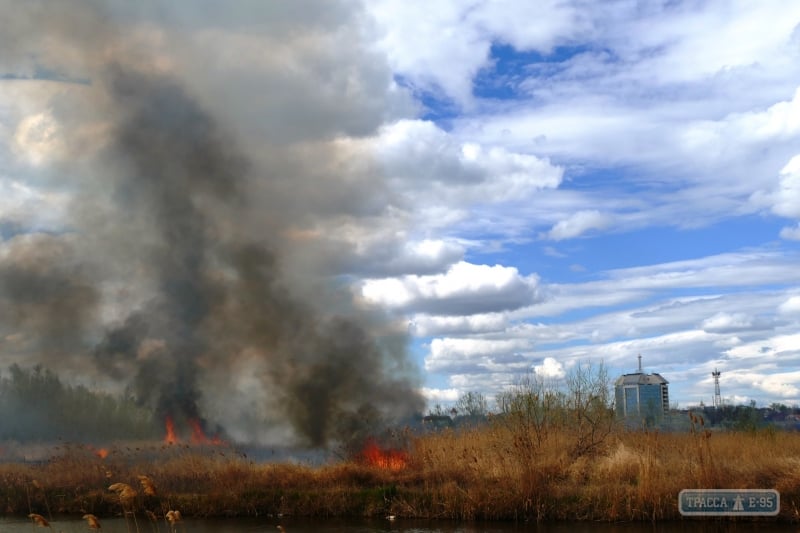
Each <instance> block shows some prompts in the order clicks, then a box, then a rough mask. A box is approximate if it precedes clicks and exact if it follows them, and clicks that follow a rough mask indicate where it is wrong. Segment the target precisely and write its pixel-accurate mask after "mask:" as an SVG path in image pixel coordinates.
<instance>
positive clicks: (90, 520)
mask: <svg viewBox="0 0 800 533" xmlns="http://www.w3.org/2000/svg"><path fill="white" fill-rule="evenodd" d="M83 519H84V520H86V523H87V524H89V529H100V521H99V520H97V517H96V516H95V515H93V514H85V515H83Z"/></svg>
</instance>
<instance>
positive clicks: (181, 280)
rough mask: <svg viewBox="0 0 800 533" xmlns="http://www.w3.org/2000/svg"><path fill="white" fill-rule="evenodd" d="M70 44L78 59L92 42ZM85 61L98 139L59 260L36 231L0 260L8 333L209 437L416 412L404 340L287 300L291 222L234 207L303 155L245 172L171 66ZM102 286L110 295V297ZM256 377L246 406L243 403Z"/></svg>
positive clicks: (357, 317) (332, 311) (360, 316)
mask: <svg viewBox="0 0 800 533" xmlns="http://www.w3.org/2000/svg"><path fill="white" fill-rule="evenodd" d="M112 33H113V32H110V31H108V28H106V30H105V31H104V32H103V38H110V37H109V34H112ZM62 37H63V36H62ZM63 38H65V39H66V37H63ZM81 38H82V39H83V38H86V35H82V36H81ZM90 41H91V40H90ZM72 44H73V45H74V46H76V47H77V49H79V50H81V49H84V48H83V47H84V46H85V47H86V48H85V49H86V51H87V54H89V53H90V52H89V50H90V48H91V46H92V45H94V46H97V45H98V43H92V44H91V45H89V44H86V43H82V42H78V43H77V44H75V43H72ZM100 44H110V43H100ZM112 48H113V47H112ZM138 59H139V62H141V58H138ZM92 61H95V62H97V61H100V63H92ZM87 64H90V65H92V69H93V78H92V85H93V88H92V94H94V95H95V97H96V98H98V99H99V100H100V101H102V106H101V108H102V109H104V110H106V112H105V114H104V117H103V118H104V120H105V121H106V122H107V130H106V132H107V139H106V141H105V143H104V147H103V149H102V152H101V154H100V155H99V156H97V161H96V162H95V163H94V164H92V165H91V166H90V168H89V169H88V170H87V172H88V175H87V177H86V178H83V179H80V178H79V179H77V180H76V182H77V183H80V184H82V186H83V187H85V188H86V195H85V196H84V197H80V195H79V199H78V200H76V201H75V203H74V206H73V211H72V213H73V220H72V221H71V224H72V226H74V228H75V229H74V239H75V240H76V241H77V242H78V244H75V245H74V254H72V255H70V256H69V257H68V258H67V259H68V260H67V259H65V258H64V257H63V256H64V255H69V254H60V255H59V254H53V253H50V254H45V253H42V252H41V250H43V249H45V248H46V247H47V246H49V244H48V242H49V241H48V239H51V240H52V239H55V240H56V242H59V241H58V239H57V238H56V237H47V238H45V237H41V241H42V242H38V243H33V242H31V243H29V245H26V246H29V247H30V248H31V249H34V250H38V252H37V253H38V255H37V257H35V258H34V259H25V258H20V259H19V260H14V261H9V260H8V259H5V260H3V261H2V262H1V263H0V291H1V292H0V296H3V297H4V298H6V299H7V300H8V301H10V307H8V308H6V310H5V311H4V312H3V313H2V314H0V319H2V320H3V321H4V322H5V327H6V328H8V327H9V324H10V325H11V326H10V327H21V326H23V325H25V323H31V324H30V325H31V326H32V329H33V330H34V331H35V332H36V334H37V335H39V336H41V337H42V338H45V339H57V340H58V339H61V341H60V346H61V348H62V349H63V350H69V351H70V353H72V354H75V353H78V356H77V359H78V360H79V361H80V363H79V364H81V365H86V367H91V368H92V369H93V370H92V371H93V372H95V373H99V375H103V376H106V377H108V378H109V379H111V380H113V381H114V382H117V383H120V384H122V385H124V386H128V387H132V388H133V390H134V392H135V394H136V397H137V398H138V399H139V400H140V401H141V402H142V403H144V404H147V405H149V406H151V407H152V408H154V409H155V410H156V412H157V413H158V414H159V415H160V416H164V417H166V416H171V417H175V418H176V419H177V420H181V419H183V420H195V421H200V422H202V423H204V424H206V427H207V428H209V429H210V428H211V427H212V426H215V428H214V430H216V427H220V426H221V427H222V428H225V429H228V430H230V429H231V428H232V427H234V426H237V425H240V426H241V425H245V424H247V423H250V422H252V421H256V422H258V423H262V424H270V423H275V424H277V425H280V424H281V423H283V422H285V421H288V422H289V425H290V426H291V427H292V428H293V430H294V433H295V435H296V436H298V437H300V438H301V439H302V440H303V441H305V442H306V443H307V444H310V445H314V446H322V445H325V444H327V443H329V442H331V441H332V440H345V439H347V438H348V435H349V434H351V433H353V432H355V431H357V430H358V428H359V421H363V422H364V423H367V421H369V423H373V422H374V421H375V420H376V418H381V419H383V420H384V421H387V422H388V421H396V420H398V419H403V418H404V417H408V416H410V415H411V414H413V413H415V412H418V411H419V410H420V409H421V408H422V405H423V403H422V399H421V397H420V396H419V393H418V392H417V391H416V388H415V382H414V379H413V374H414V373H413V369H412V368H411V366H410V365H409V363H408V361H407V354H406V350H405V338H404V336H403V335H402V333H398V332H397V331H395V330H394V329H393V328H392V327H391V325H390V324H389V323H388V322H386V321H385V320H383V319H382V318H381V316H379V315H375V314H367V313H366V312H364V311H363V310H360V309H358V308H357V306H355V305H353V303H352V301H350V299H349V295H347V293H346V291H343V290H341V289H339V288H336V287H332V286H331V287H329V288H328V292H325V293H324V294H323V293H320V295H319V302H315V301H309V300H306V299H304V298H301V297H299V296H298V293H297V291H296V290H295V289H294V288H293V284H292V283H290V282H288V281H287V280H288V278H287V276H286V275H285V273H284V272H282V268H283V265H282V262H281V257H280V253H279V250H282V249H284V248H282V247H284V246H285V242H283V243H281V245H280V246H278V245H277V241H278V239H277V238H273V237H275V236H277V235H278V234H280V233H282V232H284V231H286V230H287V229H288V228H289V224H288V223H287V224H286V225H285V226H284V225H283V224H282V223H281V220H280V213H279V212H276V213H275V215H276V216H275V217H269V216H267V217H263V219H264V220H269V221H271V222H270V223H269V224H268V225H266V226H265V227H263V228H262V230H263V231H262V232H257V231H254V230H253V228H252V227H245V225H246V222H248V221H250V220H252V219H253V218H252V217H248V216H247V214H248V213H254V212H259V211H260V210H264V209H267V210H269V209H270V206H269V205H259V204H258V203H254V198H262V196H261V195H263V194H264V193H263V191H269V190H270V183H271V181H270V180H273V179H278V178H280V180H282V182H283V183H284V186H285V183H286V182H287V179H288V180H291V178H292V176H291V172H292V171H293V169H295V170H296V169H297V168H302V165H296V166H292V165H291V164H289V165H287V164H286V162H285V161H283V162H282V163H281V165H280V169H279V170H276V169H272V168H268V167H267V168H264V166H263V164H262V162H261V160H259V164H258V165H256V164H254V163H253V162H252V161H253V160H252V159H251V158H248V157H247V155H246V153H245V151H244V150H243V149H241V148H240V146H241V144H240V143H238V142H237V140H236V139H235V137H234V134H233V133H232V131H235V124H234V125H230V124H227V127H222V126H221V125H220V122H219V121H217V120H215V119H214V117H213V116H212V114H211V113H210V112H208V111H206V109H205V108H204V106H202V105H201V104H199V103H198V99H197V98H196V97H194V96H193V95H191V94H190V92H189V90H188V89H187V85H186V84H184V83H183V82H181V81H180V80H179V79H178V78H177V77H175V76H174V75H171V74H167V73H164V72H161V71H160V70H158V69H151V68H142V67H141V66H139V65H138V64H135V65H134V64H131V62H126V61H122V60H109V61H107V60H106V59H105V58H103V59H102V60H98V59H97V58H93V59H92V60H91V61H90V60H87ZM264 97H265V98H269V95H265V96H264ZM65 112H66V111H65ZM81 168H82V167H75V168H72V171H73V172H76V173H78V172H79V171H80V170H81ZM278 172H287V173H289V176H288V177H287V175H281V176H278V175H277V174H278ZM255 189H258V190H260V191H261V193H260V195H254V194H252V191H253V190H255ZM314 194H317V192H314ZM98 199H103V200H104V201H105V202H106V204H104V205H103V206H99V205H93V203H92V202H96V201H98ZM108 202H110V204H108ZM109 205H110V206H111V207H109ZM259 233H260V235H259ZM257 237H258V238H257ZM16 238H17V239H19V238H20V237H16ZM20 242H22V241H20ZM12 249H13V248H12ZM74 256H79V258H76V257H74ZM97 272H100V273H102V274H98V275H97V278H96V282H94V281H93V275H94V274H96V273H97ZM309 283H311V282H309ZM109 286H111V287H113V288H114V289H113V290H111V289H109ZM102 294H117V295H122V296H124V297H123V298H120V301H119V302H113V301H112V302H110V303H109V302H103V301H101V295H102ZM331 295H333V297H332V296H331ZM104 306H105V307H104ZM103 309H105V312H103ZM109 309H111V311H109ZM108 317H113V318H112V319H111V320H110V321H109V319H108ZM92 334H93V335H95V341H94V342H92V343H91V344H87V340H86V339H87V337H88V336H89V335H92ZM67 337H69V338H70V339H71V340H70V343H72V344H70V343H67V342H65V341H64V339H66V338H67ZM76 339H77V341H76ZM76 342H77V344H76ZM81 353H82V354H84V355H81ZM74 359H75V358H73V359H72V360H73V364H74ZM50 362H53V361H52V360H51V361H50ZM57 366H58V365H56V367H57ZM245 378H246V379H245ZM243 382H246V383H247V384H246V387H247V389H246V391H244V392H242V391H240V390H239V388H240V387H244V386H245V385H242V384H241V383H243ZM254 382H255V383H256V384H257V387H258V390H257V395H256V398H257V402H256V403H255V404H253V403H248V402H247V401H243V400H242V397H241V396H244V397H246V396H247V393H248V392H247V391H253V383H254ZM237 394H239V396H238V397H237ZM230 402H235V407H231V406H230ZM259 402H260V403H259ZM239 410H247V411H249V412H246V413H244V412H243V413H240V412H239ZM253 411H255V412H256V413H255V414H254V413H253ZM262 411H263V415H264V416H260V415H261V414H262ZM232 412H233V413H234V414H231V413H232ZM375 413H379V416H376V414H375ZM243 421H247V422H243ZM283 425H286V424H285V423H284V424H283ZM239 429H240V430H241V428H239ZM376 429H377V428H376ZM239 433H246V432H244V431H239ZM254 433H258V432H257V431H255V432H254Z"/></svg>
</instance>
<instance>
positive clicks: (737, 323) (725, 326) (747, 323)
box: [701, 312, 753, 333]
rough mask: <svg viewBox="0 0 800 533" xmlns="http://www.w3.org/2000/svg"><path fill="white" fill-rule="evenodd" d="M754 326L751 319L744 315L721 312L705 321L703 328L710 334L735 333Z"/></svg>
mask: <svg viewBox="0 0 800 533" xmlns="http://www.w3.org/2000/svg"><path fill="white" fill-rule="evenodd" d="M752 326H753V321H752V319H751V317H749V316H747V315H746V314H744V313H726V312H720V313H717V314H715V315H714V316H712V317H710V318H707V319H706V320H704V321H703V324H702V326H701V327H702V328H703V330H704V331H707V332H709V333H733V332H736V331H741V330H744V329H750V328H751V327H752Z"/></svg>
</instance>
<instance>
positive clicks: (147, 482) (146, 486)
mask: <svg viewBox="0 0 800 533" xmlns="http://www.w3.org/2000/svg"><path fill="white" fill-rule="evenodd" d="M139 483H140V484H141V485H142V492H144V494H145V496H155V495H156V486H155V485H153V481H152V480H151V479H150V478H149V477H147V476H139Z"/></svg>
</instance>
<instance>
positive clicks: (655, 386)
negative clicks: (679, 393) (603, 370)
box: [614, 355, 669, 422]
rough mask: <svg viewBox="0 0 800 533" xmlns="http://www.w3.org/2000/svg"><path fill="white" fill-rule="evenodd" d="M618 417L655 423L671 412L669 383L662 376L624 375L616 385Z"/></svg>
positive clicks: (640, 365) (643, 373)
mask: <svg viewBox="0 0 800 533" xmlns="http://www.w3.org/2000/svg"><path fill="white" fill-rule="evenodd" d="M614 397H615V400H616V411H617V416H619V417H623V418H636V419H644V420H647V421H652V422H655V421H656V420H658V419H660V418H661V417H662V416H663V415H664V414H666V413H667V412H668V411H669V382H668V381H667V380H666V379H664V378H663V377H662V376H661V374H657V373H652V374H646V373H645V372H644V371H643V370H642V356H641V355H640V356H639V370H638V372H634V373H631V374H623V375H622V376H620V377H619V378H617V381H616V382H615V384H614Z"/></svg>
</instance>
